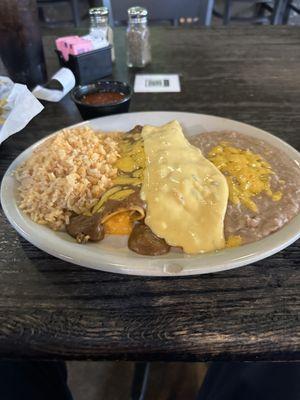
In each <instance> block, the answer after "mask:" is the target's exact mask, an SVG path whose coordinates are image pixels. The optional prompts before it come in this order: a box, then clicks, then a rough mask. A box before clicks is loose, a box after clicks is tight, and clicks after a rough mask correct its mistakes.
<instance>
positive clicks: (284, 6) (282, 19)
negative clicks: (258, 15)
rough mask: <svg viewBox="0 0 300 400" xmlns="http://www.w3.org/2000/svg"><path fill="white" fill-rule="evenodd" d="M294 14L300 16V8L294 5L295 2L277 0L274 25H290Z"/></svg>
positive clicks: (273, 15)
mask: <svg viewBox="0 0 300 400" xmlns="http://www.w3.org/2000/svg"><path fill="white" fill-rule="evenodd" d="M292 12H294V13H296V14H298V15H300V8H299V7H297V6H296V5H295V4H293V0H275V5H274V12H273V14H272V20H271V23H272V25H278V24H284V25H285V24H288V22H289V19H290V15H291V13H292Z"/></svg>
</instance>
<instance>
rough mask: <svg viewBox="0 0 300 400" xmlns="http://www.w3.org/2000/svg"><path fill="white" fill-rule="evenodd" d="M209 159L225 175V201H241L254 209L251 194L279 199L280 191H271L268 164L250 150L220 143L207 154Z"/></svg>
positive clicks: (252, 195)
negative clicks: (227, 199)
mask: <svg viewBox="0 0 300 400" xmlns="http://www.w3.org/2000/svg"><path fill="white" fill-rule="evenodd" d="M208 158H209V160H210V161H211V162H212V163H214V165H215V166H216V167H217V168H218V169H219V170H220V171H221V172H222V173H223V174H224V175H225V176H226V179H227V183H228V187H229V200H230V201H231V202H232V203H233V204H239V203H242V204H243V205H244V206H246V207H247V208H249V209H250V210H252V211H254V212H258V209H257V206H256V204H255V202H254V201H253V199H252V198H253V197H254V196H256V195H258V194H260V193H262V192H264V193H265V194H266V195H268V196H269V197H271V198H272V200H273V201H279V200H280V199H281V197H282V193H281V192H275V193H273V192H272V190H271V175H272V174H274V172H273V171H272V169H271V166H270V164H269V163H268V162H267V161H265V160H263V159H262V157H261V156H260V155H258V154H255V153H252V152H251V151H250V150H242V149H238V148H236V147H233V146H230V145H229V144H227V143H225V142H221V143H220V144H219V145H218V146H215V147H214V148H213V149H212V150H211V151H210V152H209V154H208Z"/></svg>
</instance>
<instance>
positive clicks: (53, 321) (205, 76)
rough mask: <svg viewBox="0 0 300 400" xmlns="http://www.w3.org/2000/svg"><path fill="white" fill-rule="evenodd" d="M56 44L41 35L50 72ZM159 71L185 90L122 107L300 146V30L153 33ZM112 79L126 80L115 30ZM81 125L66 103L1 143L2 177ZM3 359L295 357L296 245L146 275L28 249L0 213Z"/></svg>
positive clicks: (299, 327) (298, 325)
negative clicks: (246, 130)
mask: <svg viewBox="0 0 300 400" xmlns="http://www.w3.org/2000/svg"><path fill="white" fill-rule="evenodd" d="M53 39H54V37H45V48H46V57H47V60H48V64H49V68H48V69H49V72H50V73H52V72H53V71H55V70H56V69H57V63H56V60H55V57H54V55H53V53H52V47H53ZM152 44H153V63H152V65H151V66H150V67H149V68H148V69H147V71H149V72H157V73H162V72H165V73H172V72H174V73H179V74H180V76H181V84H182V92H181V93H178V94H177V93H176V94H135V95H134V96H133V100H132V106H131V111H141V110H143V111H148V110H178V111H190V112H199V113H207V114H214V115H219V116H224V117H229V118H234V119H237V120H240V121H245V122H247V123H250V124H253V125H257V126H258V127H260V128H262V129H266V130H268V131H270V132H272V133H273V134H274V135H277V136H279V137H280V138H282V139H284V140H286V141H287V142H289V143H290V144H291V145H293V146H294V147H296V148H298V149H299V148H300V134H299V128H300V75H299V62H300V51H299V48H300V30H299V28H296V27H295V28H293V27H276V28H274V27H273V28H272V27H259V28H258V27H247V28H235V29H231V30H229V29H228V30H227V29H209V30H207V29H178V28H153V29H152ZM116 48H117V49H116V50H117V51H116V52H117V64H116V66H115V71H114V77H115V78H117V79H125V80H126V79H128V80H130V81H132V75H129V74H128V71H127V68H126V66H125V61H124V60H125V50H124V31H123V30H118V31H117V32H116ZM78 121H80V116H79V113H78V111H77V109H76V108H75V106H74V105H73V104H72V102H71V101H70V99H69V97H68V96H67V97H66V98H65V99H64V100H63V101H61V102H60V103H58V104H55V103H53V104H52V103H46V104H45V110H44V111H43V112H42V113H41V114H40V115H39V116H37V117H36V118H35V119H34V120H33V121H31V122H30V124H29V125H28V126H27V127H26V128H25V129H24V131H23V132H22V133H19V134H17V135H15V136H13V137H11V138H10V139H8V140H7V141H6V142H4V143H3V144H2V145H1V147H0V167H1V176H2V175H3V173H4V172H5V170H6V168H7V167H8V165H9V164H10V163H11V162H12V161H13V159H14V158H15V157H16V156H17V155H18V154H19V153H20V152H22V151H23V150H24V149H26V148H27V147H28V146H29V145H31V144H32V143H34V142H35V141H37V140H38V139H40V138H42V137H44V136H46V135H48V134H49V133H51V132H52V131H55V130H57V129H59V128H62V127H64V126H67V125H70V124H73V123H76V122H78ZM0 252H1V253H0V254H1V258H0V355H1V357H6V358H20V357H22V358H30V359H69V360H70V359H114V360H115V359H126V360H296V359H298V360H299V359H300V333H299V332H300V322H299V320H300V272H299V262H300V246H299V242H297V243H294V244H293V245H292V246H290V247H289V248H287V249H285V250H284V251H281V252H280V253H278V254H276V255H274V256H273V257H270V258H268V259H266V260H263V261H260V262H257V263H255V264H253V265H251V266H247V267H242V268H239V269H235V270H232V271H226V272H223V273H217V274H210V275H203V276H193V277H184V278H176V277H174V278H169V279H166V278H164V279H163V278H143V277H134V276H125V275H124V276H122V275H115V274H110V273H104V272H103V273H102V272H98V271H94V270H89V269H87V268H81V267H78V266H75V265H72V264H68V263H66V262H64V261H61V260H58V259H56V258H53V257H52V256H50V255H48V254H46V253H44V252H42V251H40V250H38V249H36V248H35V247H34V246H32V245H31V244H30V243H28V242H26V241H25V240H24V239H22V238H21V237H20V236H19V235H18V234H17V233H16V232H15V231H14V230H13V229H12V227H11V226H10V225H9V223H8V222H7V220H6V219H5V217H4V215H3V213H2V211H1V212H0Z"/></svg>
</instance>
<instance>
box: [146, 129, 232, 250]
mask: <svg viewBox="0 0 300 400" xmlns="http://www.w3.org/2000/svg"><path fill="white" fill-rule="evenodd" d="M142 136H143V139H144V148H145V154H146V169H145V174H144V182H143V186H142V192H141V195H142V198H143V199H144V200H145V201H146V202H147V215H146V219H145V223H146V224H147V225H148V226H149V227H150V228H151V230H152V231H153V232H154V233H155V234H156V235H157V236H159V237H161V238H164V239H165V240H166V242H167V243H168V244H169V245H171V246H180V247H182V248H183V250H184V252H186V253H190V254H196V253H201V252H206V251H212V250H216V249H221V248H223V247H224V246H225V239H224V216H225V212H226V208H227V200H228V186H227V182H226V179H225V177H224V176H223V175H222V174H221V172H220V171H219V170H218V169H217V168H216V167H215V166H214V165H213V164H212V163H211V162H210V161H208V160H207V159H206V158H205V157H204V156H203V155H202V153H201V151H200V150H199V149H198V148H196V147H194V146H192V145H191V144H190V143H189V142H188V141H187V139H186V138H185V137H184V135H183V133H182V129H181V126H180V125H179V123H178V122H177V121H172V122H170V123H168V124H166V125H163V126H161V127H154V126H145V127H144V128H143V131H142Z"/></svg>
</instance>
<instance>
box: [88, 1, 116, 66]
mask: <svg viewBox="0 0 300 400" xmlns="http://www.w3.org/2000/svg"><path fill="white" fill-rule="evenodd" d="M108 15H109V12H108V8H107V7H94V8H90V9H89V17H90V33H89V35H88V36H89V37H90V38H91V39H92V40H93V42H94V45H95V48H100V47H104V46H108V45H109V44H110V45H111V59H112V61H115V50H114V43H113V30H112V28H111V27H110V26H109V24H108Z"/></svg>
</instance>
